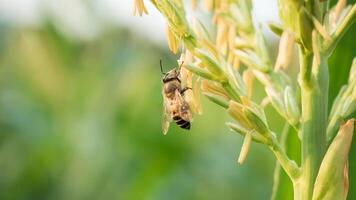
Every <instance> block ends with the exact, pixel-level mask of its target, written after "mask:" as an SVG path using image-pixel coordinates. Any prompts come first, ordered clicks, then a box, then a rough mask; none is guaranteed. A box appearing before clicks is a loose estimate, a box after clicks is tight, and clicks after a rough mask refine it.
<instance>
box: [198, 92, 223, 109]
mask: <svg viewBox="0 0 356 200" xmlns="http://www.w3.org/2000/svg"><path fill="white" fill-rule="evenodd" d="M203 95H204V96H206V97H207V98H208V99H209V100H210V101H212V102H214V103H216V104H218V105H220V106H222V107H223V108H226V109H227V108H228V107H229V99H226V98H224V97H222V96H219V95H216V94H213V93H210V92H203Z"/></svg>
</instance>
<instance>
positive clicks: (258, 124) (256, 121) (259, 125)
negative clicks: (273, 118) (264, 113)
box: [243, 107, 270, 137]
mask: <svg viewBox="0 0 356 200" xmlns="http://www.w3.org/2000/svg"><path fill="white" fill-rule="evenodd" d="M243 112H244V113H245V116H246V118H247V119H248V120H249V122H250V124H252V126H253V128H254V129H255V130H256V131H257V132H258V133H260V134H262V135H264V136H267V137H269V133H270V131H269V129H268V127H267V125H266V124H265V122H263V121H262V119H261V118H260V117H259V116H257V115H256V113H254V112H253V111H252V110H251V109H249V108H247V107H245V108H244V110H243Z"/></svg>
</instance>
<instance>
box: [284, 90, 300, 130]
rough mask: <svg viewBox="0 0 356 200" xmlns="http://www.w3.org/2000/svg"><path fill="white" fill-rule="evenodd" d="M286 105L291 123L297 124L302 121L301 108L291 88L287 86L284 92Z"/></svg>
mask: <svg viewBox="0 0 356 200" xmlns="http://www.w3.org/2000/svg"><path fill="white" fill-rule="evenodd" d="M284 105H285V106H286V111H287V115H288V117H290V118H291V119H290V121H291V122H292V123H293V124H297V123H298V122H299V119H300V111H299V106H298V104H297V100H296V98H295V96H294V94H293V90H292V88H291V87H290V86H287V87H286V89H285V90H284Z"/></svg>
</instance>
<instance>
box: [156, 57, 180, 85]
mask: <svg viewBox="0 0 356 200" xmlns="http://www.w3.org/2000/svg"><path fill="white" fill-rule="evenodd" d="M159 64H160V66H161V72H162V74H163V78H162V81H163V83H167V82H169V81H172V80H177V81H179V82H180V78H179V71H180V68H181V66H182V65H180V66H179V68H178V69H172V70H171V71H169V72H166V73H164V72H163V67H162V60H159ZM182 64H183V63H182Z"/></svg>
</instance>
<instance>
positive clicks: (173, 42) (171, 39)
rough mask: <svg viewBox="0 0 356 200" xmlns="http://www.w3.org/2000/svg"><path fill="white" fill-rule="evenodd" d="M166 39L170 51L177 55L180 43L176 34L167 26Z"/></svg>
mask: <svg viewBox="0 0 356 200" xmlns="http://www.w3.org/2000/svg"><path fill="white" fill-rule="evenodd" d="M166 37H167V42H168V47H169V50H171V51H172V52H173V53H174V54H176V53H177V52H178V48H179V41H178V39H177V38H176V36H175V35H174V33H173V32H172V31H171V30H170V28H169V26H167V28H166Z"/></svg>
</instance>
